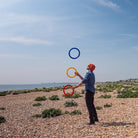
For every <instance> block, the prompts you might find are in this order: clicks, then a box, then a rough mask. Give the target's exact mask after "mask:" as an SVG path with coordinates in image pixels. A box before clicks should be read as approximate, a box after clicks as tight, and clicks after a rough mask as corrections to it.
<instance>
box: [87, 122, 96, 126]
mask: <svg viewBox="0 0 138 138" xmlns="http://www.w3.org/2000/svg"><path fill="white" fill-rule="evenodd" d="M87 125H95V123H91V122H90V123H87Z"/></svg>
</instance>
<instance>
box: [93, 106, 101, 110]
mask: <svg viewBox="0 0 138 138" xmlns="http://www.w3.org/2000/svg"><path fill="white" fill-rule="evenodd" d="M95 108H96V110H101V109H103V108H102V107H101V106H96V107H95Z"/></svg>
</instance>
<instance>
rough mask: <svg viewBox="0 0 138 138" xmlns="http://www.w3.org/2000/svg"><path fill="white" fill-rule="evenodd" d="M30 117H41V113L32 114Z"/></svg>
mask: <svg viewBox="0 0 138 138" xmlns="http://www.w3.org/2000/svg"><path fill="white" fill-rule="evenodd" d="M32 117H41V114H36V115H33V116H32Z"/></svg>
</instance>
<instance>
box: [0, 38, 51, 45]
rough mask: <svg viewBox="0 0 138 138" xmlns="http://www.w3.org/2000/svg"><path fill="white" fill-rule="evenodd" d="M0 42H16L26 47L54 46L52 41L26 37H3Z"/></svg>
mask: <svg viewBox="0 0 138 138" xmlns="http://www.w3.org/2000/svg"><path fill="white" fill-rule="evenodd" d="M0 41H5V42H15V43H21V44H25V45H35V44H42V45H51V44H52V42H50V41H46V40H39V39H30V38H25V37H5V38H4V37H3V38H0Z"/></svg>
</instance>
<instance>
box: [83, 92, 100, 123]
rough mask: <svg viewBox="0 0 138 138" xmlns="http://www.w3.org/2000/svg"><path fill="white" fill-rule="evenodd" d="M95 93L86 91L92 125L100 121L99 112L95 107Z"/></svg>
mask: <svg viewBox="0 0 138 138" xmlns="http://www.w3.org/2000/svg"><path fill="white" fill-rule="evenodd" d="M94 94H95V93H94V92H91V91H89V90H86V94H85V101H86V105H87V109H88V112H89V118H90V123H94V122H95V121H97V120H98V117H97V112H96V109H95V106H94Z"/></svg>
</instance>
